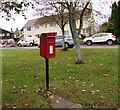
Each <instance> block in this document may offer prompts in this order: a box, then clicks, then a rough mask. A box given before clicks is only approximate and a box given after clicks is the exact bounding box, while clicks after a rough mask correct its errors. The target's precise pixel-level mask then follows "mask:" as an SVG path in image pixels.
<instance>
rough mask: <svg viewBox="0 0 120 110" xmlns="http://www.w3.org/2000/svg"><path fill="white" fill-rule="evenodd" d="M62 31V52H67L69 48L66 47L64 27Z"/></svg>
mask: <svg viewBox="0 0 120 110" xmlns="http://www.w3.org/2000/svg"><path fill="white" fill-rule="evenodd" d="M61 31H62V44H63V46H62V51H67V50H68V48H67V47H66V45H65V37H64V26H62V28H61Z"/></svg>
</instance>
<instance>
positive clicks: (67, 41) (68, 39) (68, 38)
mask: <svg viewBox="0 0 120 110" xmlns="http://www.w3.org/2000/svg"><path fill="white" fill-rule="evenodd" d="M64 39H65V45H66V47H74V41H73V38H72V37H71V36H64ZM62 45H63V39H62V36H56V46H62Z"/></svg>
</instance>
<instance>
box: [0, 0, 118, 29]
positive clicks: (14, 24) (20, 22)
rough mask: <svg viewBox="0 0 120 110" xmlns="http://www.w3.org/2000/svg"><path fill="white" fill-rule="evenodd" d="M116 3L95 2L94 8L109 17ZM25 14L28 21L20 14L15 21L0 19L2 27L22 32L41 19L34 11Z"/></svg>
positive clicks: (100, 20) (99, 0)
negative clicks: (30, 22)
mask: <svg viewBox="0 0 120 110" xmlns="http://www.w3.org/2000/svg"><path fill="white" fill-rule="evenodd" d="M101 1H102V2H104V1H107V4H106V5H103V4H102V2H101ZM114 1H118V0H93V8H94V9H95V10H97V11H101V13H103V14H104V15H106V16H107V17H108V16H109V15H110V13H111V9H110V5H111V2H114ZM25 14H26V17H27V19H24V17H22V16H21V15H20V14H19V15H18V14H16V15H14V17H15V20H12V19H11V20H10V21H6V20H5V19H4V18H1V17H0V27H1V28H3V29H5V30H8V31H11V28H12V30H13V31H15V30H16V28H18V29H19V30H20V29H22V27H23V26H24V25H25V23H26V22H27V21H28V20H31V19H36V18H38V17H39V16H33V15H34V10H32V9H29V10H28V11H27V12H25ZM95 18H96V22H99V24H102V23H103V22H104V21H107V19H106V18H105V19H99V18H98V17H95Z"/></svg>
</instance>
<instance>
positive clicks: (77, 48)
mask: <svg viewBox="0 0 120 110" xmlns="http://www.w3.org/2000/svg"><path fill="white" fill-rule="evenodd" d="M69 23H70V30H71V33H72V37H73V39H74V52H75V63H76V64H84V62H83V60H82V55H81V53H80V41H79V34H78V32H77V29H76V19H75V10H74V8H73V7H72V5H71V7H70V11H69Z"/></svg>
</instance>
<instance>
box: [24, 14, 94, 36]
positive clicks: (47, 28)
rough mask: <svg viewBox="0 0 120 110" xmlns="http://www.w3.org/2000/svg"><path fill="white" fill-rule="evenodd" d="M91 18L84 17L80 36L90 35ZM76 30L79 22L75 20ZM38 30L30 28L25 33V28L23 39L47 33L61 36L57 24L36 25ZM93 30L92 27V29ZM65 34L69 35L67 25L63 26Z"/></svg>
mask: <svg viewBox="0 0 120 110" xmlns="http://www.w3.org/2000/svg"><path fill="white" fill-rule="evenodd" d="M90 22H91V23H93V22H92V21H91V16H84V18H83V29H82V32H81V33H82V34H84V35H86V36H88V35H89V34H90V31H89V29H90V28H91V27H92V25H91V23H90ZM76 25H77V28H79V20H76ZM38 26H39V28H37V29H36V28H35V27H36V26H32V27H31V31H27V28H24V29H23V31H24V37H27V36H30V35H31V36H33V37H35V36H36V35H37V34H39V35H41V33H47V32H57V35H62V32H61V29H60V27H59V26H58V25H57V24H44V25H38ZM92 28H93V27H92ZM65 34H66V35H71V32H70V27H69V24H68V23H67V24H66V26H65Z"/></svg>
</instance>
